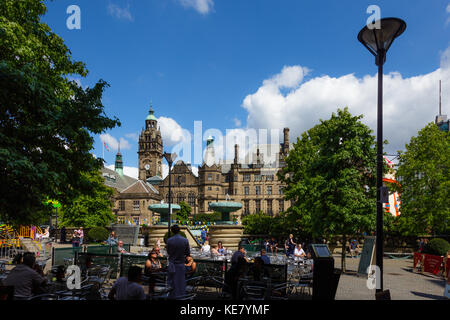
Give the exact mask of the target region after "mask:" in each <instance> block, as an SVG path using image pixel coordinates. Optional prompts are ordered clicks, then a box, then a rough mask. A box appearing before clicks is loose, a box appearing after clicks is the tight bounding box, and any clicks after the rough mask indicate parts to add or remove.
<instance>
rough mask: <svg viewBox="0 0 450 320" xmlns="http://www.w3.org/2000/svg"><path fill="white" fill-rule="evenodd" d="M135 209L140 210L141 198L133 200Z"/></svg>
mask: <svg viewBox="0 0 450 320" xmlns="http://www.w3.org/2000/svg"><path fill="white" fill-rule="evenodd" d="M133 211H139V200H134V201H133Z"/></svg>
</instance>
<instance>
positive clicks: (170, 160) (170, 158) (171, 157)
mask: <svg viewBox="0 0 450 320" xmlns="http://www.w3.org/2000/svg"><path fill="white" fill-rule="evenodd" d="M164 158H165V159H166V161H167V163H168V164H169V219H168V222H167V225H168V227H167V230H168V231H167V239H169V235H170V219H171V218H172V177H171V171H172V163H173V162H174V161H175V159H176V158H177V154H176V153H175V152H174V153H167V152H164Z"/></svg>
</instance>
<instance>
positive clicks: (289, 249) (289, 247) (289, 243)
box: [285, 233, 297, 257]
mask: <svg viewBox="0 0 450 320" xmlns="http://www.w3.org/2000/svg"><path fill="white" fill-rule="evenodd" d="M296 245H297V244H296V243H295V242H294V235H293V234H292V233H291V234H290V235H289V238H288V239H287V240H286V243H285V249H286V256H288V257H289V256H291V255H293V254H294V248H295V246H296Z"/></svg>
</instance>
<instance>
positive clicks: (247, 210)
mask: <svg viewBox="0 0 450 320" xmlns="http://www.w3.org/2000/svg"><path fill="white" fill-rule="evenodd" d="M244 214H245V215H247V214H250V201H248V200H244Z"/></svg>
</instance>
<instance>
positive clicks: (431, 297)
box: [411, 291, 447, 300]
mask: <svg viewBox="0 0 450 320" xmlns="http://www.w3.org/2000/svg"><path fill="white" fill-rule="evenodd" d="M411 293H412V294H414V295H416V296H419V297H422V298H429V299H433V300H447V299H446V298H445V297H444V296H438V295H435V294H428V293H422V292H416V291H411Z"/></svg>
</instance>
